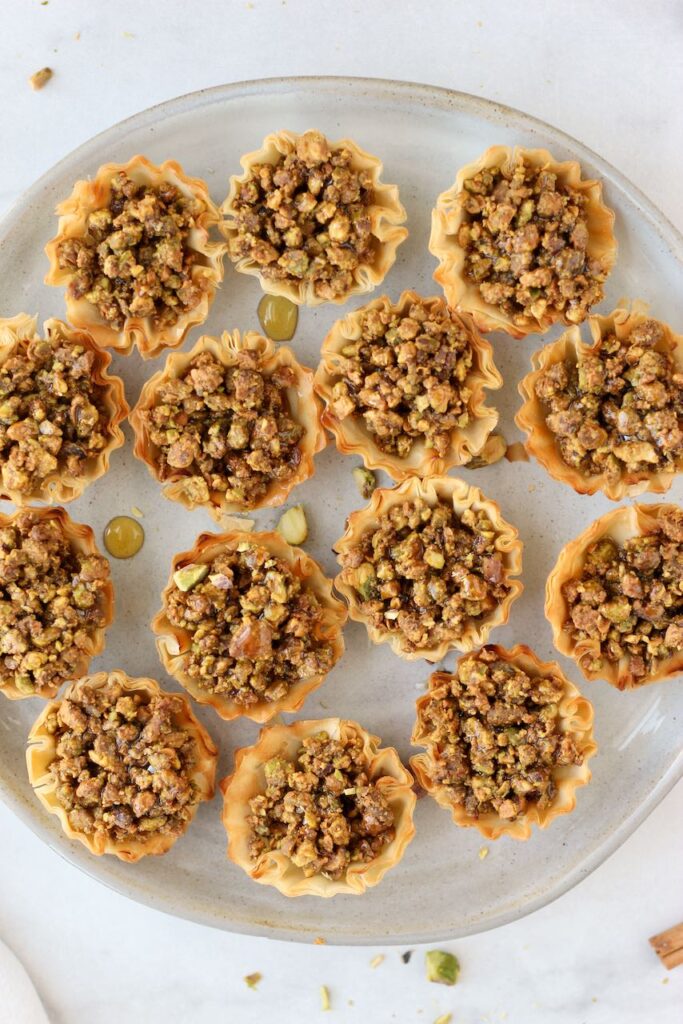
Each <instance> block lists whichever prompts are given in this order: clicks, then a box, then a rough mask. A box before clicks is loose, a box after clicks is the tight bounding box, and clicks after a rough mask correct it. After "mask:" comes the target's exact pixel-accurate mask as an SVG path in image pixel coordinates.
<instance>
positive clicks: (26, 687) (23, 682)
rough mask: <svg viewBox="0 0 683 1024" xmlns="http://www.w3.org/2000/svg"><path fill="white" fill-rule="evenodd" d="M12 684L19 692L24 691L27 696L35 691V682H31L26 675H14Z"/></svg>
mask: <svg viewBox="0 0 683 1024" xmlns="http://www.w3.org/2000/svg"><path fill="white" fill-rule="evenodd" d="M14 685H15V686H16V688H17V690H18V691H19V693H24V694H26V696H27V697H28V696H30V695H31V694H32V693H35V692H36V686H35V683H32V682H31V680H30V679H29V677H28V676H23V675H21V676H15V677H14Z"/></svg>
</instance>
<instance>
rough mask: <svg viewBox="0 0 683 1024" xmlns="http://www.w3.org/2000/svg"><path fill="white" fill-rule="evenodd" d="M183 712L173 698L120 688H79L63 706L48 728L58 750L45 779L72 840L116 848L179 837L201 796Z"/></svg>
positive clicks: (116, 685) (111, 684) (192, 742)
mask: <svg viewBox="0 0 683 1024" xmlns="http://www.w3.org/2000/svg"><path fill="white" fill-rule="evenodd" d="M182 709H183V702H182V700H181V698H179V697H175V696H173V695H172V694H159V695H155V696H152V697H147V696H145V695H144V694H142V693H140V692H131V693H127V692H126V690H125V689H124V687H123V686H121V684H120V683H117V682H109V683H107V684H106V685H105V686H103V687H101V688H95V687H91V686H87V685H82V686H81V687H80V688H79V691H78V694H77V695H76V694H73V695H72V696H71V698H70V699H65V700H63V701H61V702H60V704H59V707H58V709H57V711H55V712H53V713H52V714H51V715H49V716H48V719H47V722H46V728H47V730H48V732H50V733H52V734H53V735H54V737H55V740H56V742H57V756H56V758H55V760H54V761H53V762H52V764H51V765H50V772H51V774H52V777H53V779H54V780H55V783H56V790H55V795H56V797H57V800H58V802H59V805H60V807H63V808H64V810H65V811H66V814H67V818H68V820H69V824H70V825H71V827H72V828H73V829H74V830H75V831H76V832H82V833H85V834H86V835H90V834H92V833H104V835H105V836H106V838H107V839H110V840H113V841H114V842H117V841H121V840H125V839H131V838H133V839H137V840H142V841H144V840H145V838H146V837H151V836H153V835H180V834H181V832H183V831H184V829H185V827H186V824H187V822H188V821H189V819H190V818H191V816H192V807H193V805H194V804H196V803H197V801H198V799H199V794H198V791H197V788H196V786H195V784H194V783H193V782H192V780H191V777H190V776H191V773H192V769H193V767H194V765H195V762H196V744H195V740H194V738H193V737H192V736H191V735H190V734H189V733H188V732H187V731H186V730H185V729H183V728H182V727H179V726H178V724H177V722H176V717H177V715H178V714H179V713H180V712H181V711H182Z"/></svg>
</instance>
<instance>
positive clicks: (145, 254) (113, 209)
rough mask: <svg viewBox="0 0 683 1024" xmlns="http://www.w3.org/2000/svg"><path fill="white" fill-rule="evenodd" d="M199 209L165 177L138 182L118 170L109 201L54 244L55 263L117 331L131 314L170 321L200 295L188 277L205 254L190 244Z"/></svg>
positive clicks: (73, 291) (73, 289)
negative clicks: (78, 234)
mask: <svg viewBox="0 0 683 1024" xmlns="http://www.w3.org/2000/svg"><path fill="white" fill-rule="evenodd" d="M203 211H204V204H203V203H202V201H201V200H200V199H197V198H194V197H193V196H186V195H183V193H182V192H181V191H180V189H178V188H176V187H175V186H174V185H171V184H170V183H169V182H162V183H161V184H160V185H139V184H137V183H136V182H135V181H133V180H132V179H131V178H129V177H128V176H127V175H126V173H125V171H119V173H118V174H117V175H116V176H115V177H114V178H113V179H112V182H111V199H110V200H109V205H108V206H105V207H103V208H102V209H101V210H95V211H93V213H91V214H90V215H89V217H88V221H87V234H85V235H84V236H83V237H82V238H66V239H64V240H63V241H62V242H60V244H59V248H58V252H57V255H58V259H59V266H60V268H61V269H62V270H67V271H69V272H70V273H72V274H73V276H72V278H71V280H70V283H69V292H70V294H71V295H72V296H73V298H75V299H81V298H85V299H86V300H87V301H88V302H91V303H92V304H93V305H94V306H97V309H98V311H99V314H100V316H101V317H102V318H103V319H104V320H106V321H107V322H108V323H109V324H110V325H111V326H112V327H113V328H114V329H115V330H121V329H122V327H123V326H124V323H125V321H126V319H127V318H128V317H151V319H152V322H153V323H154V326H155V327H171V326H173V324H175V323H177V321H178V319H179V317H181V316H182V315H183V314H184V313H187V312H188V311H189V310H191V309H194V308H195V307H196V306H197V305H199V303H200V302H201V299H202V297H203V295H204V288H203V286H202V283H201V282H195V281H193V278H192V270H193V267H194V266H195V265H196V264H198V263H201V261H202V257H201V255H200V254H199V253H198V252H196V251H195V250H194V249H192V248H191V245H190V233H191V231H192V229H193V228H194V227H195V226H196V222H197V217H198V216H199V215H200V214H201V213H203Z"/></svg>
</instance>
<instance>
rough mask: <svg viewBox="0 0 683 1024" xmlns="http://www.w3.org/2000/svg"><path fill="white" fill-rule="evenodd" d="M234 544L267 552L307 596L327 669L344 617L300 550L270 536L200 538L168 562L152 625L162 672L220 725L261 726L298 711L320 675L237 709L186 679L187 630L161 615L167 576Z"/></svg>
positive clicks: (339, 644)
mask: <svg viewBox="0 0 683 1024" xmlns="http://www.w3.org/2000/svg"><path fill="white" fill-rule="evenodd" d="M240 544H247V545H256V546H260V547H264V548H267V549H268V551H270V553H271V554H272V555H273V556H274V557H275V558H279V559H281V560H282V561H283V562H285V563H286V565H287V566H288V567H289V569H290V571H291V572H292V574H293V575H294V576H296V577H297V578H298V579H300V580H301V581H302V582H303V583H304V584H305V586H306V587H307V588H308V589H309V590H311V591H312V592H313V594H314V595H315V597H316V598H317V600H318V603H319V604H320V606H321V608H322V613H323V617H322V622H321V624H320V626H319V632H318V636H319V639H321V640H324V641H325V643H327V644H329V645H330V647H331V648H332V651H333V665H334V664H336V662H338V661H339V659H340V658H341V656H342V654H343V653H344V638H343V636H342V629H343V626H344V623H345V622H346V617H347V616H346V608H345V607H344V605H343V604H342V602H341V601H339V600H338V599H337V598H335V597H334V596H333V593H332V581H331V580H328V579H327V577H326V576H325V575H324V573H323V571H322V569H321V568H320V566H319V565H318V563H317V562H315V561H314V560H313V559H312V558H311V557H310V556H309V555H307V554H306V552H305V551H302V550H301V548H295V547H292V546H291V545H290V544H288V543H287V541H286V540H285V539H284V538H283V537H281V536H280V534H279V533H275V532H271V533H242V532H239V531H232V532H230V533H222V534H216V533H200V535H199V536H198V537H197V540H196V541H195V544H194V547H193V548H192V550H191V551H183V552H181V553H180V554H178V555H176V556H175V557H174V559H173V565H172V567H171V575H170V577H169V581H168V583H167V585H166V587H165V589H164V591H163V592H162V595H161V598H162V609H161V611H159V612H158V613H157V614H156V615H155V617H154V618H153V619H152V631H153V632H154V633H155V635H156V636H157V649H158V651H159V657H160V658H161V661H162V664H163V666H164V668H165V669H166V671H167V672H168V673H169V675H171V676H173V678H174V679H175V680H177V682H179V683H180V685H181V686H183V687H184V688H185V689H186V690H187V691H188V693H189V694H190V695H191V696H192V697H194V699H195V700H196V701H199V703H200V704H208V705H210V706H211V707H212V708H213V709H214V710H215V711H216V712H217V713H218V714H219V715H220V716H221V718H224V719H225V720H226V721H231V720H232V719H233V718H238V717H239V716H240V715H243V716H245V717H246V718H250V719H251V720H252V721H253V722H267V721H268V720H269V719H270V718H273V717H274V716H275V715H277V714H279V713H280V712H283V711H298V710H299V708H300V707H301V706H302V704H303V703H304V701H305V700H306V697H307V696H308V695H309V693H312V691H313V690H317V688H318V687H319V686H320V685H321V684H322V683H323V681H324V679H325V674H322V675H315V676H309V677H308V678H306V679H302V680H300V681H299V682H297V683H295V684H294V685H293V686H291V687H290V688H289V689H288V691H287V693H286V694H285V696H284V697H282V698H281V699H280V700H277V701H266V700H262V701H259V702H258V703H257V704H250V705H248V706H245V705H242V704H238V703H237V702H236V701H234V700H233V699H232V698H230V697H228V696H226V695H225V694H221V693H211V691H210V690H207V689H205V688H204V687H201V686H199V685H198V684H197V681H196V680H195V679H193V678H192V676H190V675H188V673H187V672H186V671H185V663H186V661H187V654H188V651H189V650H190V648H191V646H192V636H191V634H190V633H189V632H188V631H187V630H184V629H179V628H178V627H176V626H173V625H172V624H171V623H170V622H169V620H168V617H167V615H166V603H167V597H168V595H169V594H170V592H171V590H172V589H173V586H174V584H173V574H174V573H175V572H176V571H177V570H178V569H180V568H182V567H183V566H185V565H194V564H208V563H210V562H211V561H212V560H213V559H214V558H215V557H216V556H217V555H219V554H221V552H224V551H234V550H235V548H237V547H238V545H240ZM276 681H277V680H275V679H273V680H272V682H276Z"/></svg>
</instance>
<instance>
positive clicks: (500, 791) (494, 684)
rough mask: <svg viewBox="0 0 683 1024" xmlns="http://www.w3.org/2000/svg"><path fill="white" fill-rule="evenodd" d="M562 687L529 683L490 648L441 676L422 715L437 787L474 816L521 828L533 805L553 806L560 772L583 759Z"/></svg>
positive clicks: (535, 679) (547, 680) (538, 678)
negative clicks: (563, 726)
mask: <svg viewBox="0 0 683 1024" xmlns="http://www.w3.org/2000/svg"><path fill="white" fill-rule="evenodd" d="M562 692H563V691H562V683H561V681H560V680H559V679H556V678H554V677H552V676H543V675H534V676H529V675H527V673H526V672H524V671H523V670H522V669H521V668H519V667H518V666H517V665H515V664H513V663H511V662H509V661H504V660H503V659H501V658H498V657H497V655H496V653H495V651H493V650H491V649H490V648H487V647H483V648H482V649H481V651H479V652H478V653H476V654H470V655H468V656H467V657H466V658H463V659H462V660H461V661H460V662H459V664H458V666H457V669H456V672H455V673H454V674H453V675H451V673H450V672H435V673H434V675H433V676H432V678H431V680H430V694H429V696H430V699H429V701H428V702H427V703H426V704H425V705H424V706H423V707H422V708H421V709H420V712H419V719H420V724H421V726H422V728H423V729H424V730H425V731H429V733H430V734H431V735H430V753H431V756H432V758H433V762H434V764H433V767H432V769H431V774H432V778H433V781H434V782H436V783H438V784H440V785H442V786H444V787H446V790H447V792H448V794H449V796H450V798H451V799H452V801H453V803H454V804H459V805H462V806H464V807H465V810H466V811H467V813H468V814H469V815H470V816H471V817H474V818H476V817H478V816H479V815H480V814H487V813H494V814H497V815H499V817H501V818H503V819H505V820H508V821H513V820H514V819H515V818H517V817H518V816H519V815H520V814H523V813H524V811H525V810H526V809H527V807H528V806H529V805H530V804H534V805H535V806H536V807H539V808H542V807H547V806H548V805H549V804H551V803H552V801H553V798H554V797H555V794H556V792H557V788H556V785H555V781H554V778H553V772H554V770H555V768H557V767H559V766H560V765H572V764H581V763H582V761H583V755H582V754H581V753H580V752H579V750H577V747H576V744H575V742H574V740H573V738H572V737H571V735H569V734H565V733H562V732H561V730H560V727H559V717H558V703H559V701H560V699H561V698H562Z"/></svg>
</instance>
